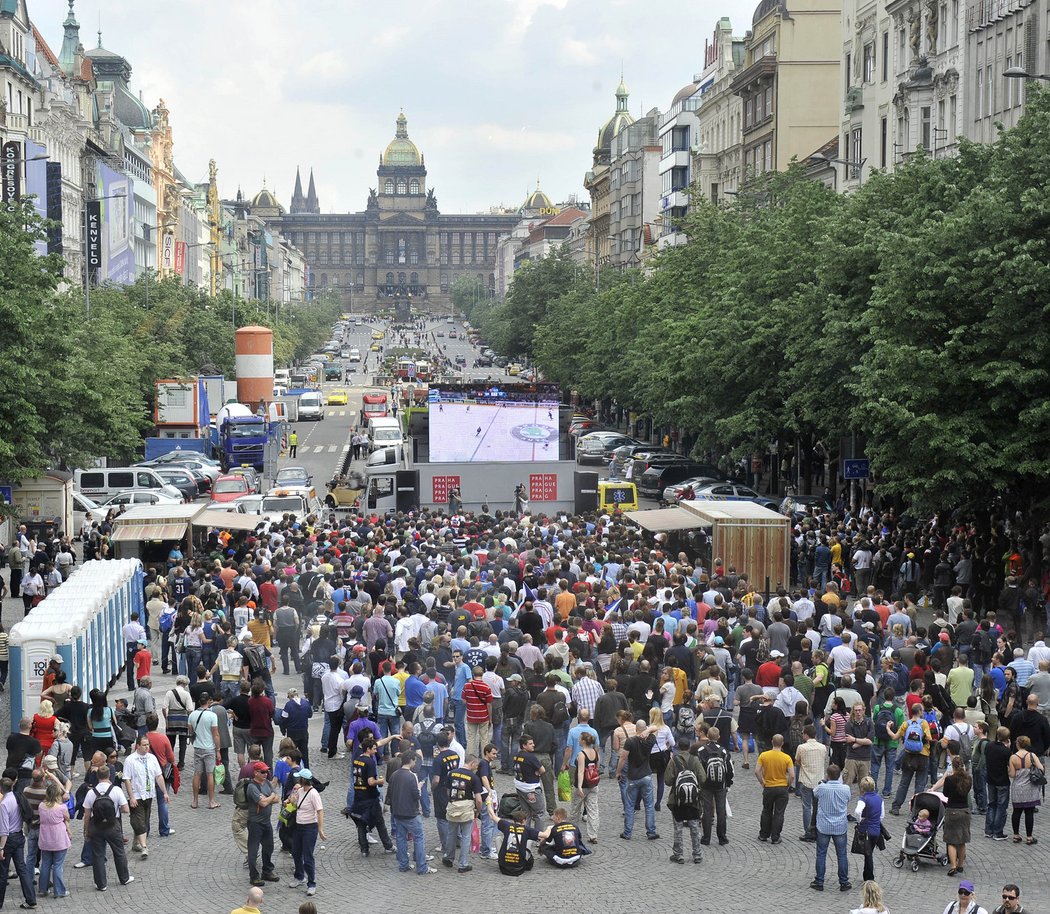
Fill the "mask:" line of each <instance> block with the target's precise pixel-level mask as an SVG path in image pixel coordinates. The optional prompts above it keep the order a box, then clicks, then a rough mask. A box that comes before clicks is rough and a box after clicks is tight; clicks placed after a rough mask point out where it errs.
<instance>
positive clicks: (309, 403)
mask: <svg viewBox="0 0 1050 914" xmlns="http://www.w3.org/2000/svg"><path fill="white" fill-rule="evenodd" d="M323 418H324V397H323V396H321V392H320V391H319V390H308V391H307V392H306V393H304V394H300V395H299V420H300V421H303V420H306V419H314V420H316V421H318V422H320V421H321V420H322V419H323Z"/></svg>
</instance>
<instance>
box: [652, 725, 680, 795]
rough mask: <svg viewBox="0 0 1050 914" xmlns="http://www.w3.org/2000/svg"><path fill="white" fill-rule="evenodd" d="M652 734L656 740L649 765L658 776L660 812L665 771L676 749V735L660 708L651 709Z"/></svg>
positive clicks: (657, 787)
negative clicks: (665, 720) (665, 721)
mask: <svg viewBox="0 0 1050 914" xmlns="http://www.w3.org/2000/svg"><path fill="white" fill-rule="evenodd" d="M649 726H650V727H651V728H652V729H651V730H650V732H651V733H652V735H653V736H654V737H655V738H656V742H654V743H653V748H652V750H651V751H650V753H649V765H650V766H651V767H652V769H653V774H655V775H656V811H657V812H659V811H660V803H661V802H662V801H663V798H664V786H665V785H664V771H665V770H666V768H667V763H668V762H669V761H670V760H671V751H672V750H673V749H674V742H675V740H674V733H672V732H671V728H670V727H669V726H667V724H666V723H664V716H663V714H662V713H661V711H660V709H659V708H650V709H649Z"/></svg>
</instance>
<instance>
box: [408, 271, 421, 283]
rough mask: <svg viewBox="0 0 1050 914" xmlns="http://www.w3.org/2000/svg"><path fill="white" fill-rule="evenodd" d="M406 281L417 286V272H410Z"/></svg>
mask: <svg viewBox="0 0 1050 914" xmlns="http://www.w3.org/2000/svg"><path fill="white" fill-rule="evenodd" d="M408 281H409V284H410V285H413V286H418V285H419V274H418V273H413V274H411V275H410V276H409V277H408Z"/></svg>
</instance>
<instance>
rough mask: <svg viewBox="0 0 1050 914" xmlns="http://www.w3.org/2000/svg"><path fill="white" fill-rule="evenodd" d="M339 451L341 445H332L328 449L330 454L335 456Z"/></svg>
mask: <svg viewBox="0 0 1050 914" xmlns="http://www.w3.org/2000/svg"><path fill="white" fill-rule="evenodd" d="M338 449H339V445H338V444H333V445H331V446H330V447H329V448H328V453H329V454H334V453H335V452H336V451H337V450H338Z"/></svg>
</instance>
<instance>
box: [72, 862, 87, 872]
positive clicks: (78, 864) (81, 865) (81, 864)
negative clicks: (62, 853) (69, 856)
mask: <svg viewBox="0 0 1050 914" xmlns="http://www.w3.org/2000/svg"><path fill="white" fill-rule="evenodd" d="M85 866H87V864H86V863H85V862H84V861H83V860H78V861H77V862H76V863H74V864H73V869H75V870H82V869H84V867H85Z"/></svg>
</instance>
